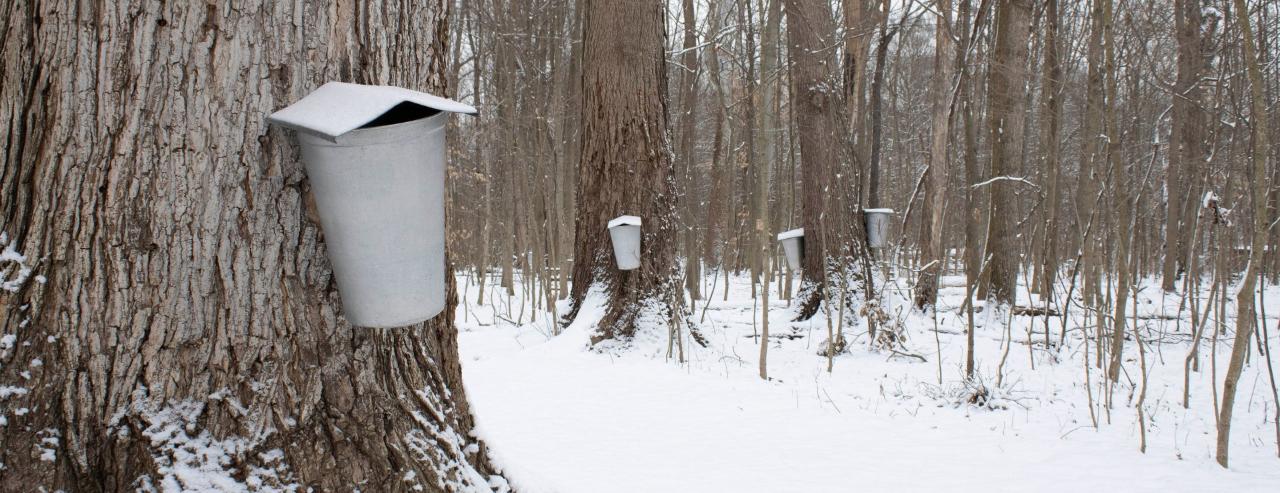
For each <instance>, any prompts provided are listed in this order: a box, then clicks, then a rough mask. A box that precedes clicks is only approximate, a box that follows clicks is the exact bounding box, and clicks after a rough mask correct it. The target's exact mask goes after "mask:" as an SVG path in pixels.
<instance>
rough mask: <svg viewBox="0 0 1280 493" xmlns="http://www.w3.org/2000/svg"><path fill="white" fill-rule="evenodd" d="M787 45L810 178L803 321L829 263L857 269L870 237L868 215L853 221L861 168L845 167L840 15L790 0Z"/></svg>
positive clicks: (814, 307)
mask: <svg viewBox="0 0 1280 493" xmlns="http://www.w3.org/2000/svg"><path fill="white" fill-rule="evenodd" d="M785 6H786V16H787V48H788V50H789V54H790V60H791V107H792V111H795V112H796V121H797V123H798V124H797V128H796V131H797V133H798V135H797V140H798V141H799V144H800V157H801V161H800V164H801V175H802V176H801V181H802V182H803V183H804V192H803V193H804V196H803V205H802V210H803V215H802V217H803V220H802V224H803V226H804V230H805V237H806V238H807V241H805V242H804V261H803V269H802V272H801V277H802V283H803V284H802V286H801V288H800V290H801V291H800V295H799V298H800V303H799V309H798V315H799V318H800V319H802V320H803V319H808V318H809V317H812V316H813V315H814V314H815V313H817V311H818V308H819V306H820V304H821V303H822V301H823V299H824V290H823V289H822V286H823V285H824V284H825V283H826V277H827V269H828V268H829V265H828V263H829V262H830V263H833V264H835V265H836V266H837V270H839V271H845V270H852V266H853V261H854V259H855V255H856V254H855V253H854V252H855V251H858V250H855V249H856V248H857V247H858V246H859V245H861V244H862V242H864V241H865V235H864V234H863V232H862V231H863V227H862V221H859V220H855V219H854V210H855V208H856V207H857V203H858V202H857V199H856V198H854V197H852V196H851V195H852V194H851V191H852V190H853V189H854V186H853V184H856V183H859V180H858V176H859V175H860V173H857V171H858V170H856V169H854V168H852V167H840V166H839V163H842V162H847V161H843V160H841V159H840V158H841V153H840V150H841V147H842V142H844V140H843V139H844V135H845V134H844V132H843V130H841V128H842V126H841V125H842V121H841V118H840V114H839V111H840V109H841V107H842V103H843V102H842V101H841V100H840V97H839V93H838V92H837V91H835V88H837V87H839V86H838V85H837V83H836V82H837V81H836V78H835V77H836V75H837V74H836V73H835V70H834V67H835V63H834V61H835V59H834V56H833V54H832V51H831V50H830V49H829V48H830V47H832V46H835V43H834V40H835V39H836V38H835V29H836V28H835V20H834V17H833V16H832V15H831V9H830V7H829V6H828V5H826V4H825V3H824V2H822V1H819V0H786V5H785Z"/></svg>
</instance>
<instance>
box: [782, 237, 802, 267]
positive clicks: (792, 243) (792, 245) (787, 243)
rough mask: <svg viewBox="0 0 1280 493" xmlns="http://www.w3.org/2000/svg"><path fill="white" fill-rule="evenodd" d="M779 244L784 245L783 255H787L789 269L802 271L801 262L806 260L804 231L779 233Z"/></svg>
mask: <svg viewBox="0 0 1280 493" xmlns="http://www.w3.org/2000/svg"><path fill="white" fill-rule="evenodd" d="M778 242H780V243H782V253H784V254H786V257H787V267H790V268H791V270H800V261H801V260H803V259H804V229H793V230H791V231H784V232H782V233H778Z"/></svg>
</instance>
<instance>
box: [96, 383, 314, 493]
mask: <svg viewBox="0 0 1280 493" xmlns="http://www.w3.org/2000/svg"><path fill="white" fill-rule="evenodd" d="M133 397H134V400H133V402H132V403H131V404H130V406H129V408H128V409H127V410H125V411H122V412H121V413H118V414H117V415H116V416H114V417H113V418H112V420H111V423H110V426H111V428H114V429H115V431H117V433H118V434H119V435H120V436H127V433H128V427H126V426H123V425H122V424H121V421H122V420H123V419H124V418H125V417H127V416H132V417H134V418H136V419H138V420H140V421H141V422H142V424H143V425H144V426H145V428H144V429H143V430H142V435H143V436H144V437H145V438H146V439H147V440H148V444H149V446H150V449H151V456H152V457H151V459H152V461H153V462H154V464H155V471H156V473H157V475H158V476H159V477H158V478H151V477H149V476H143V477H140V478H138V479H136V480H135V483H136V484H137V486H138V487H137V489H139V490H142V491H208V492H214V491H217V492H248V491H254V492H271V493H282V492H290V493H292V492H296V491H299V489H300V486H299V485H298V484H296V483H293V482H292V481H293V478H292V473H291V472H290V471H289V466H288V464H286V463H285V462H284V460H283V457H284V453H283V452H282V451H280V450H278V449H272V450H268V451H267V452H265V453H259V454H256V455H257V458H258V459H259V461H253V460H252V459H253V458H254V454H252V452H253V451H254V450H256V449H257V447H258V446H259V445H260V444H261V442H262V441H263V440H264V439H265V438H266V436H259V437H254V438H245V437H238V436H229V437H226V438H221V439H219V438H215V437H214V436H213V434H212V433H210V432H209V431H208V430H202V429H200V423H201V420H200V417H201V415H203V414H204V411H205V404H204V403H202V402H198V401H194V400H181V401H166V402H158V401H155V400H153V399H150V398H148V397H147V395H146V392H145V390H139V391H138V392H136V393H135V395H134V396H133ZM254 462H257V463H254ZM239 478H244V480H243V481H241V480H240V479H239Z"/></svg>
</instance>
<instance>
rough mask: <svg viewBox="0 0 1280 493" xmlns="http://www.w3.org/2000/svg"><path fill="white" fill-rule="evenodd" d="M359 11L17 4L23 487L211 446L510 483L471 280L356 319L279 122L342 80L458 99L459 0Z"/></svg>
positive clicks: (7, 485) (335, 466)
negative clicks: (468, 337)
mask: <svg viewBox="0 0 1280 493" xmlns="http://www.w3.org/2000/svg"><path fill="white" fill-rule="evenodd" d="M349 7H350V8H343V9H335V8H333V7H332V6H330V5H329V4H328V3H326V2H308V1H304V2H296V3H276V2H262V1H253V0H247V1H243V2H237V3H236V7H235V8H233V9H224V8H221V7H219V5H218V4H205V3H203V2H201V3H187V2H177V3H168V4H158V3H152V2H144V1H141V0H122V1H118V2H106V3H98V4H84V3H78V2H67V1H62V2H44V3H34V2H29V1H27V0H16V1H13V2H8V3H7V4H6V6H5V7H4V8H3V12H4V14H3V21H0V25H2V26H4V30H5V31H4V34H3V36H2V37H0V40H2V41H0V42H3V52H2V53H3V63H2V64H0V65H2V66H3V67H4V68H0V121H4V122H5V124H4V126H3V130H0V133H3V134H5V135H4V138H3V139H0V156H3V158H2V159H3V169H2V172H0V197H4V200H3V206H0V229H4V230H5V231H6V232H7V233H8V237H9V239H10V240H11V242H12V245H13V247H14V248H15V250H17V251H21V252H23V253H25V254H26V256H27V258H28V259H29V260H30V262H31V263H32V266H33V267H34V270H33V275H32V276H31V277H30V278H29V279H28V280H27V281H26V282H25V283H22V284H21V286H20V287H17V288H16V289H15V290H13V291H11V292H10V291H0V334H9V335H13V336H14V337H15V339H16V344H14V345H13V346H12V347H10V348H6V349H4V350H0V385H7V386H17V387H22V388H25V389H27V393H25V394H22V395H16V396H11V397H9V398H7V399H4V400H0V414H2V415H4V416H5V417H6V419H7V421H8V425H7V427H6V428H5V429H4V433H3V434H0V462H2V463H3V464H4V467H3V468H0V490H4V491H30V490H34V489H37V488H38V487H42V488H44V489H46V490H57V489H63V490H67V491H121V490H126V489H130V490H132V489H137V488H141V487H144V486H146V485H153V486H154V487H158V488H159V487H163V485H164V484H165V482H166V481H175V482H176V483H173V485H176V486H178V487H183V486H186V487H196V486H199V485H198V484H188V483H183V481H184V480H183V479H182V478H181V477H180V476H181V475H180V474H178V472H177V470H178V469H179V466H183V465H187V466H190V465H192V464H190V463H189V461H191V460H196V459H192V458H191V457H190V456H187V455H184V454H183V453H182V452H183V451H190V448H191V447H195V446H198V445H209V446H213V445H220V446H221V447H222V450H223V451H224V452H225V454H226V456H225V457H221V458H218V457H214V458H211V459H210V460H213V459H220V460H224V462H222V463H220V464H206V465H211V466H213V467H214V468H215V469H216V468H220V469H221V473H223V474H225V475H226V476H227V477H228V478H230V480H233V481H237V482H248V481H250V480H254V479H255V478H256V479H257V480H261V481H263V482H264V483H265V484H267V485H273V484H274V485H280V484H286V483H298V484H300V485H302V486H303V489H306V488H308V487H309V488H315V489H316V490H322V491H339V490H348V489H350V488H352V487H354V486H361V485H363V486H364V487H366V488H374V487H376V488H382V489H384V490H387V491H405V490H410V489H412V488H413V487H414V486H417V485H421V486H422V487H424V488H425V489H428V490H457V489H463V488H470V487H477V488H484V487H486V484H487V482H488V480H489V478H488V476H487V475H488V472H489V466H488V465H487V461H486V460H485V459H484V452H483V446H481V445H480V444H479V443H478V442H477V441H476V439H475V438H473V437H471V435H470V432H471V429H472V418H471V415H470V412H469V409H468V407H467V402H466V397H465V393H464V391H463V387H462V384H461V368H460V366H459V363H458V355H457V345H456V337H455V336H456V330H455V328H454V326H453V323H452V320H453V307H454V306H455V305H456V299H454V296H453V295H452V293H453V292H454V291H453V287H452V281H450V286H449V293H450V299H449V302H448V305H447V308H446V310H445V312H444V313H442V314H441V315H440V316H438V317H437V318H435V319H434V320H432V321H429V322H426V323H423V324H420V325H418V326H415V327H411V328H407V329H397V330H353V329H352V328H351V327H350V326H348V325H347V324H346V323H345V322H344V321H343V319H342V318H341V316H340V313H339V312H338V306H339V304H338V302H339V298H338V293H337V291H336V290H335V288H334V285H333V279H332V274H331V271H330V268H329V264H328V262H327V261H326V260H325V248H324V238H323V235H322V232H321V230H320V228H319V225H318V223H317V222H316V218H315V215H314V206H313V204H312V203H311V199H310V196H309V194H308V182H307V179H306V177H305V176H304V174H303V171H302V165H301V163H300V162H299V156H298V152H297V150H296V147H295V146H294V145H293V144H292V143H291V142H292V138H291V136H290V135H289V134H288V133H286V132H284V131H282V130H279V129H269V128H267V126H266V123H265V121H264V119H265V116H266V115H267V114H269V113H271V112H272V111H274V110H276V109H279V108H281V107H283V106H285V105H286V104H288V103H289V102H292V101H295V100H297V99H299V98H301V97H302V96H303V95H305V94H306V93H307V92H309V91H310V90H312V89H314V88H316V87H318V86H319V85H320V84H322V83H324V82H326V81H328V80H344V81H353V82H362V83H377V84H396V85H402V86H407V87H411V88H414V89H421V90H425V91H430V92H436V93H443V92H445V91H446V89H447V88H446V87H445V85H446V83H445V78H444V74H445V69H444V64H445V63H446V61H447V59H448V51H447V50H446V46H445V45H446V44H447V40H448V34H447V33H448V15H447V4H446V2H444V1H443V0H431V1H425V2H394V3H388V4H381V3H377V4H359V5H355V6H349ZM408 24H411V25H412V29H409V27H410V26H409V25H408ZM392 32H395V33H398V34H396V35H394V36H392V35H390V34H389V33H392ZM36 276H41V277H39V278H37V277H36ZM448 278H449V279H450V280H452V276H451V275H450V276H448ZM37 360H39V363H37ZM22 371H30V379H25V378H22V377H21V376H20V372H22ZM21 409H25V410H26V411H25V412H19V410H21ZM167 426H172V427H173V428H166V427H167ZM54 438H56V439H54ZM43 449H50V450H52V452H51V453H49V454H46V453H44V451H43ZM276 450H278V451H279V452H280V454H279V455H278V458H276V457H277V456H275V455H272V454H273V453H272V451H276ZM46 459H52V461H51V462H48V461H46ZM188 479H189V478H188Z"/></svg>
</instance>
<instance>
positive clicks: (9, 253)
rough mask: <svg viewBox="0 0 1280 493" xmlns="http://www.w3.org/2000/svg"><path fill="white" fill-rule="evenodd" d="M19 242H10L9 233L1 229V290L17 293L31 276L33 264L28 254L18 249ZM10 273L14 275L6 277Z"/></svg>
mask: <svg viewBox="0 0 1280 493" xmlns="http://www.w3.org/2000/svg"><path fill="white" fill-rule="evenodd" d="M6 243H7V244H6ZM17 243H18V242H17V241H13V242H10V241H9V235H8V234H6V233H5V232H3V231H0V291H8V292H10V293H16V292H18V290H19V289H21V288H22V285H23V284H24V283H26V282H27V278H28V277H30V276H31V265H30V264H29V263H28V261H27V256H26V255H23V254H21V253H18V251H17V250H16V248H17ZM8 275H12V276H13V277H12V278H8V277H6V276H8ZM40 279H43V277H41V278H40ZM38 280H39V279H38ZM39 282H41V283H43V282H44V281H43V280H40V281H39Z"/></svg>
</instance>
